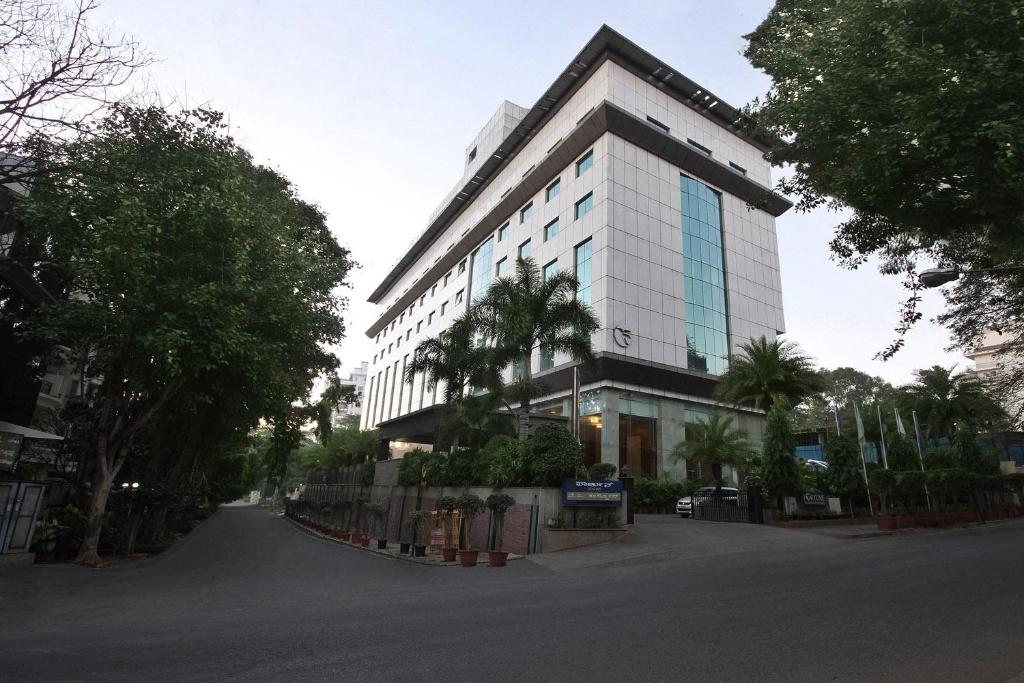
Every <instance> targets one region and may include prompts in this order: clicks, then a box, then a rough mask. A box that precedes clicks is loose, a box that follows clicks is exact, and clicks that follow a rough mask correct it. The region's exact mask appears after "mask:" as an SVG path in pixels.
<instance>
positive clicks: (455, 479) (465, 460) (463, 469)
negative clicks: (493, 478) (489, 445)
mask: <svg viewBox="0 0 1024 683" xmlns="http://www.w3.org/2000/svg"><path fill="white" fill-rule="evenodd" d="M487 464H488V463H487V459H486V458H485V457H484V455H483V453H482V452H481V451H475V450H472V449H469V448H459V449H455V450H453V451H452V452H451V453H449V454H448V456H447V458H446V459H445V464H444V476H443V479H444V482H443V484H444V486H478V485H480V484H483V483H485V482H486V481H487V474H488V472H487ZM431 483H432V484H433V483H434V482H431Z"/></svg>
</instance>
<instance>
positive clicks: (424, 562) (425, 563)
mask: <svg viewBox="0 0 1024 683" xmlns="http://www.w3.org/2000/svg"><path fill="white" fill-rule="evenodd" d="M274 514H275V515H276V516H278V517H281V518H282V519H284V520H285V521H286V522H288V523H289V524H291V525H292V526H293V527H295V528H296V529H299V530H300V531H302V532H303V533H305V534H306V535H308V536H312V537H313V538H318V539H321V540H324V541H330V542H331V543H333V544H335V545H340V546H343V547H346V548H351V549H353V550H359V551H362V552H366V553H369V554H371V555H376V556H377V557H380V558H382V559H386V560H400V561H402V562H409V563H410V564H417V565H419V566H421V567H461V566H462V563H460V562H459V561H458V560H456V561H455V562H444V561H440V562H434V561H430V560H424V559H418V558H415V557H410V556H408V555H402V554H401V553H394V554H393V553H390V552H384V551H381V550H377V549H376V548H369V547H367V548H364V547H363V546H361V545H355V544H352V543H349V542H347V541H343V540H341V539H340V538H335V537H334V536H329V535H327V534H322V533H320V532H319V531H314V530H313V529H310V528H309V527H306V526H304V525H302V524H299V523H298V522H296V521H295V520H293V519H291V518H290V517H285V515H284V514H279V513H274ZM480 552H481V553H484V552H486V551H480ZM521 559H523V556H522V555H512V554H509V556H508V561H509V562H511V561H512V560H521ZM477 566H478V567H490V564H489V563H488V562H487V561H486V560H484V561H482V562H479V561H478V562H477ZM466 569H472V567H466Z"/></svg>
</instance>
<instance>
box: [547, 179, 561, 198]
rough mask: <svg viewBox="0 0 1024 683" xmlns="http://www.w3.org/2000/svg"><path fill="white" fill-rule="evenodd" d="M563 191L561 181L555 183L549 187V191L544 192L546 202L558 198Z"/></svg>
mask: <svg viewBox="0 0 1024 683" xmlns="http://www.w3.org/2000/svg"><path fill="white" fill-rule="evenodd" d="M561 191H562V181H561V179H558V180H555V182H553V183H551V184H550V185H548V189H547V190H545V191H544V201H545V202H550V201H551V200H552V199H554V198H555V197H557V196H558V194H559V193H560V192H561Z"/></svg>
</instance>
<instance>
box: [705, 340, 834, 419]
mask: <svg viewBox="0 0 1024 683" xmlns="http://www.w3.org/2000/svg"><path fill="white" fill-rule="evenodd" d="M822 385H823V384H822V379H821V377H820V376H819V375H818V374H817V373H816V372H815V370H814V366H813V364H812V362H811V359H810V358H809V357H808V356H806V355H804V354H803V353H802V352H801V351H800V348H799V347H798V346H797V345H796V344H794V343H792V342H788V341H782V340H780V339H775V340H772V341H768V339H767V338H766V337H764V336H762V337H761V338H760V339H751V340H750V341H749V342H745V343H743V344H740V353H738V354H736V355H734V356H733V357H732V358H731V359H730V360H729V368H728V370H726V372H725V374H724V375H722V377H721V379H720V381H719V382H718V386H717V387H716V389H715V395H716V396H717V397H718V398H720V399H721V400H723V401H727V402H729V403H732V404H733V405H741V406H752V407H754V408H759V409H761V410H768V409H769V408H771V406H772V404H773V403H774V401H775V399H776V397H778V396H782V397H784V398H785V399H786V400H787V401H788V402H789V403H790V404H791V405H795V404H797V403H799V402H800V401H801V400H802V399H803V398H804V397H805V396H807V395H808V394H810V393H812V392H814V391H818V390H819V389H821V388H822Z"/></svg>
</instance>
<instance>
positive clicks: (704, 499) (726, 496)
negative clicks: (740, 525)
mask: <svg viewBox="0 0 1024 683" xmlns="http://www.w3.org/2000/svg"><path fill="white" fill-rule="evenodd" d="M690 515H691V516H692V517H693V519H702V520H705V521H708V522H748V523H750V524H763V523H764V514H763V508H762V506H761V495H760V492H759V491H758V490H757V489H747V490H746V491H736V490H735V489H731V490H730V489H716V490H714V491H698V492H696V493H694V494H693V497H692V508H691V513H690Z"/></svg>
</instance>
